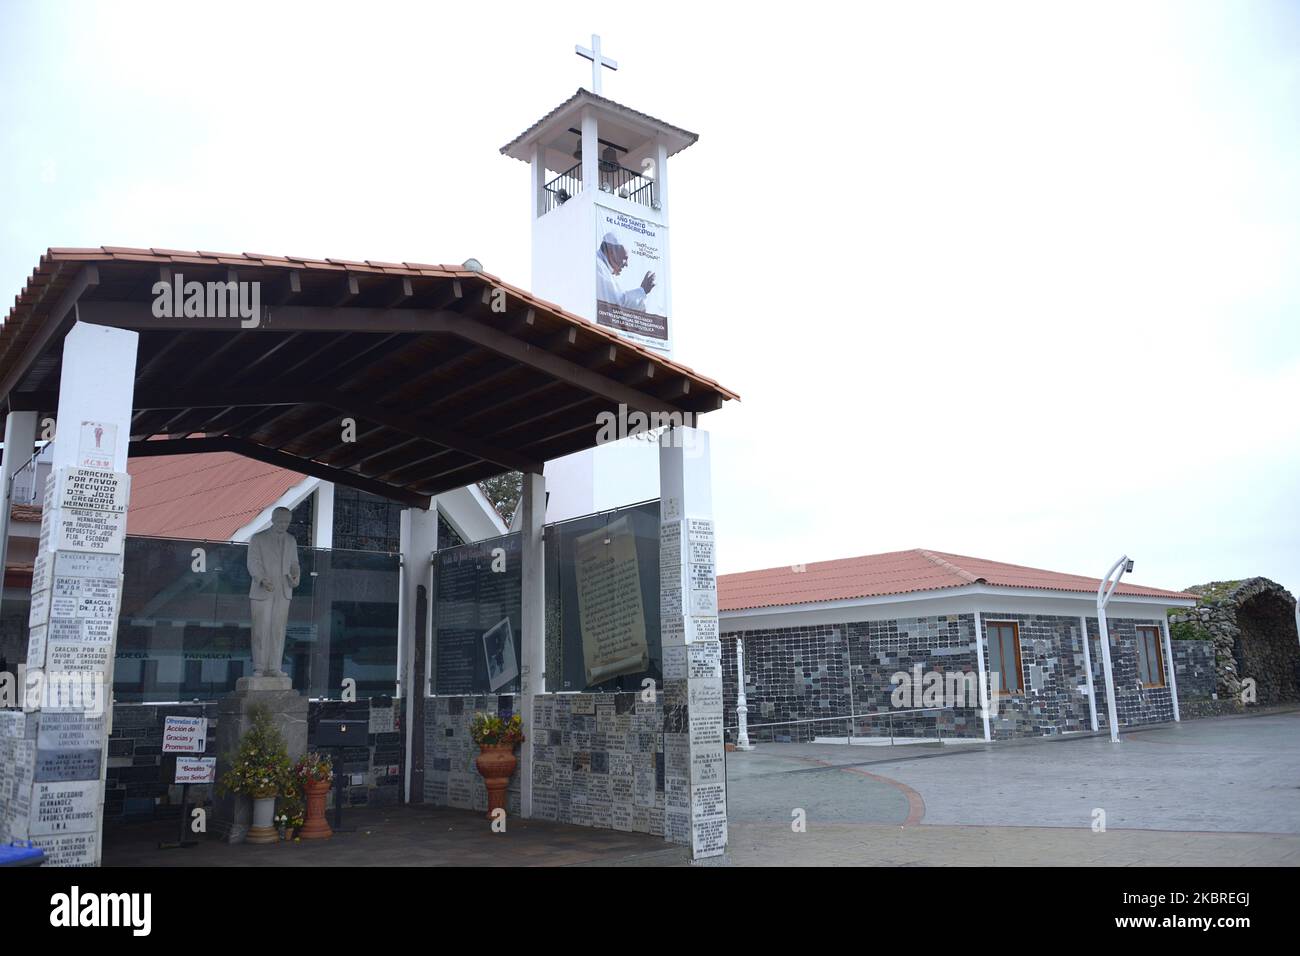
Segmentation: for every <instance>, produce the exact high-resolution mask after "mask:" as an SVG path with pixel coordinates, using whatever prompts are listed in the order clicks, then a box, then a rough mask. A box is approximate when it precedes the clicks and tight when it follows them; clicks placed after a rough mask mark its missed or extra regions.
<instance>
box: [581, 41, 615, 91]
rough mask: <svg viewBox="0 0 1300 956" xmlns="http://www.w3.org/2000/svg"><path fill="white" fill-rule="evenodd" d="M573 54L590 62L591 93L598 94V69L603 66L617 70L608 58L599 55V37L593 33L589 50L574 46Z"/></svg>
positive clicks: (613, 62)
mask: <svg viewBox="0 0 1300 956" xmlns="http://www.w3.org/2000/svg"><path fill="white" fill-rule="evenodd" d="M573 52H574V53H576V54H578V56H580V57H584V58H585V59H588V60H590V61H591V92H593V93H596V94H599V93H600V68H601V67H602V66H603V67H606V68H608V69H611V70H617V69H618V64H617V63H616V62H615V61H613V60H611V59H610V58H609V57H607V56H601V55H600V37H598V36H596V34H594V33H593V34H592V35H591V49H590V50H588V49H587V48H586V47H585V46H575V47H574V48H573Z"/></svg>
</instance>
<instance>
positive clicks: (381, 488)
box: [129, 437, 430, 509]
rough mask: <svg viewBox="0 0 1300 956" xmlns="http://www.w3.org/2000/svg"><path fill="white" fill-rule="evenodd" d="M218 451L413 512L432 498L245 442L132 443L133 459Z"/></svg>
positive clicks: (225, 439)
mask: <svg viewBox="0 0 1300 956" xmlns="http://www.w3.org/2000/svg"><path fill="white" fill-rule="evenodd" d="M217 451H224V452H233V453H234V454H237V455H243V456H244V457H246V458H252V459H254V460H255V461H264V462H266V463H267V464H268V465H275V466H277V467H279V468H285V469H287V470H289V471H296V472H299V473H300V474H304V475H311V476H312V477H314V478H321V479H323V480H325V481H332V482H335V483H336V484H340V485H345V486H347V487H349V488H358V489H360V490H361V491H368V492H370V493H371V494H375V495H381V496H382V497H385V498H391V499H393V500H394V501H400V502H401V503H402V504H405V505H408V506H410V507H412V508H422V509H427V508H428V507H429V501H430V496H429V495H422V494H418V493H416V492H414V491H411V490H410V489H407V488H400V487H395V486H392V485H387V484H384V483H383V482H379V481H375V480H373V479H371V478H367V477H365V476H364V475H358V474H356V473H354V472H350V471H345V470H343V469H341V468H333V467H331V466H329V465H326V464H324V463H323V462H318V461H309V460H307V459H303V458H298V457H296V456H294V455H290V454H287V453H285V452H282V451H278V450H277V449H274V448H268V447H266V446H265V445H259V444H258V443H257V442H253V441H249V440H247V439H243V438H233V437H222V438H206V437H205V438H171V439H168V440H166V441H133V442H131V446H130V452H129V454H130V456H131V457H132V458H154V457H158V456H166V455H192V454H205V453H210V452H217Z"/></svg>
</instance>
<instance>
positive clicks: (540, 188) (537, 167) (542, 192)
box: [529, 143, 546, 219]
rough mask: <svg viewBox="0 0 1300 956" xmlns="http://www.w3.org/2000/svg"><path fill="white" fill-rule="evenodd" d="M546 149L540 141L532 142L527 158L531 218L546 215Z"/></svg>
mask: <svg viewBox="0 0 1300 956" xmlns="http://www.w3.org/2000/svg"><path fill="white" fill-rule="evenodd" d="M545 157H546V151H545V150H543V149H542V145H541V143H534V144H533V153H532V158H531V159H530V160H529V166H530V172H531V173H532V175H531V176H530V177H529V183H530V189H531V190H532V199H533V202H532V207H533V218H534V219H539V218H541V217H542V216H544V215H546V159H545Z"/></svg>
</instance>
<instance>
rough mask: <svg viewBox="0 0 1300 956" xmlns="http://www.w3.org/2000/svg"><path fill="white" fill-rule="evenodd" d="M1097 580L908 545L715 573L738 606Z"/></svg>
mask: <svg viewBox="0 0 1300 956" xmlns="http://www.w3.org/2000/svg"><path fill="white" fill-rule="evenodd" d="M1099 583H1100V582H1099V580H1098V579H1097V578H1090V577H1086V576H1083V575H1078V574H1062V573H1060V572H1058V571H1044V570H1042V569H1040V568H1027V567H1024V566H1023V565H1019V564H1006V563H1004V562H1002V561H989V560H986V559H984V558H970V557H966V556H964V555H960V554H948V553H945V552H943V551H927V550H924V549H922V548H913V549H912V550H910V551H890V552H888V553H886V554H868V555H863V556H862V557H860V558H841V559H840V560H838V561H819V562H817V563H815V564H805V565H793V566H786V567H780V568H768V569H766V570H763V571H744V572H742V573H739V574H724V575H722V576H720V577H719V578H718V609H719V610H720V611H740V610H745V609H748V608H760V607H781V606H784V605H791V604H812V603H818V602H823V601H847V600H853V599H855V598H871V597H883V596H885V595H890V594H911V593H914V592H917V591H934V590H940V589H943V588H958V587H965V586H966V585H969V584H986V585H992V586H994V587H1007V588H1033V589H1036V590H1043V591H1071V592H1077V593H1080V594H1095V593H1096V591H1097V585H1098V584H1099ZM1115 593H1116V595H1130V596H1133V597H1168V598H1183V599H1187V600H1195V599H1196V595H1195V594H1189V593H1187V592H1185V591H1168V590H1165V589H1163V588H1149V587H1143V586H1141V585H1136V584H1121V585H1120V586H1119V587H1118V588H1117V589H1116V591H1115Z"/></svg>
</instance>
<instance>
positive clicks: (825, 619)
mask: <svg viewBox="0 0 1300 956" xmlns="http://www.w3.org/2000/svg"><path fill="white" fill-rule="evenodd" d="M1195 606H1196V600H1195V599H1194V598H1191V597H1165V596H1151V595H1136V594H1116V595H1115V596H1114V597H1113V598H1111V601H1110V604H1109V605H1108V606H1107V613H1109V614H1110V615H1112V616H1113V617H1125V616H1129V615H1131V614H1133V613H1135V612H1143V613H1149V614H1150V615H1151V616H1152V617H1162V616H1163V615H1164V613H1165V611H1166V610H1167V609H1169V608H1175V607H1195ZM976 610H978V611H981V612H987V613H999V612H1005V613H1012V612H1023V613H1034V614H1052V615H1062V616H1075V617H1077V616H1080V615H1082V616H1095V615H1096V613H1097V596H1096V594H1087V593H1084V592H1081V591H1057V590H1048V589H1045V588H1014V587H999V586H996V585H990V584H971V585H967V586H964V587H950V588H936V589H934V590H929V591H911V592H907V593H904V594H885V595H879V596H873V597H863V598H850V599H847V600H842V601H818V602H809V603H805V604H782V605H775V606H769V607H754V608H741V609H737V610H730V611H728V610H719V611H718V618H719V621H720V622H721V623H722V625H723V629H724V630H726V631H729V632H734V631H739V630H748V629H751V628H753V629H762V628H765V627H782V626H785V627H788V626H791V624H790V621H791V619H793V618H798V619H799V623H800V624H801V625H802V624H805V623H808V624H811V623H818V624H836V623H850V622H853V621H871V620H889V619H892V618H896V617H916V616H938V615H945V614H958V613H961V614H970V613H972V612H973V611H976Z"/></svg>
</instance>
